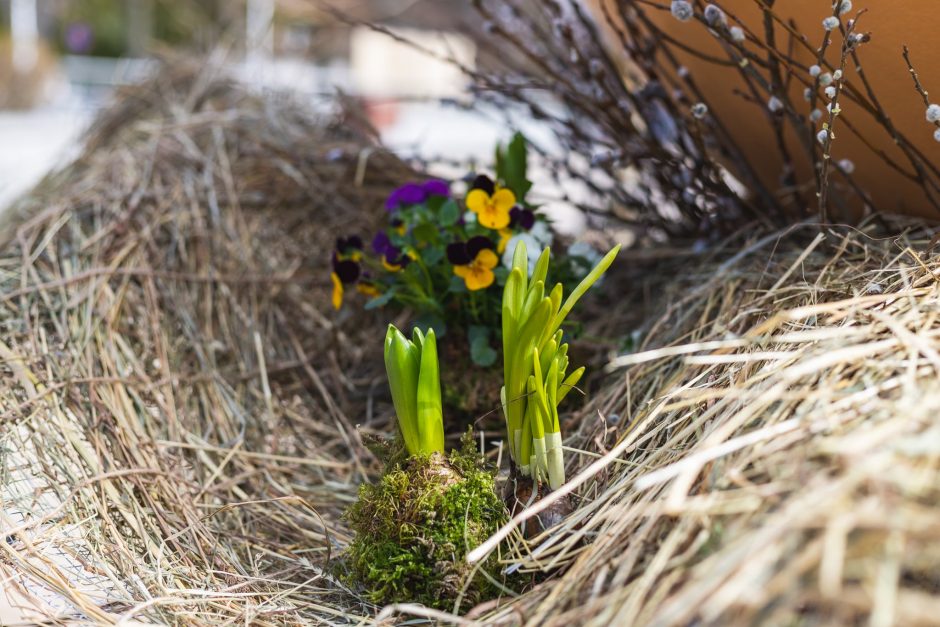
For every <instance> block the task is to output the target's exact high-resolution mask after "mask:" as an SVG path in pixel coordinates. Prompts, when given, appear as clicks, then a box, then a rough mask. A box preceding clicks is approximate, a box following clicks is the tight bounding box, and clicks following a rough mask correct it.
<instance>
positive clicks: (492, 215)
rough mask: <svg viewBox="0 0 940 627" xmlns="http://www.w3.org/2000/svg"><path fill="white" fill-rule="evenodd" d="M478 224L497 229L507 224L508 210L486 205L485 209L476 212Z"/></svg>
mask: <svg viewBox="0 0 940 627" xmlns="http://www.w3.org/2000/svg"><path fill="white" fill-rule="evenodd" d="M477 216H478V218H479V220H480V224H482V225H483V226H485V227H486V228H488V229H493V230H496V231H498V230H499V229H504V228H506V227H507V226H509V210H508V209H506V210H502V211H501V210H499V209H497V208H496V207H493V206H488V207H487V208H486V209H485V210H483V211H481V212H480V213H479V214H477Z"/></svg>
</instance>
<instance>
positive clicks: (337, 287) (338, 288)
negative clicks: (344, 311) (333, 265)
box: [330, 272, 343, 310]
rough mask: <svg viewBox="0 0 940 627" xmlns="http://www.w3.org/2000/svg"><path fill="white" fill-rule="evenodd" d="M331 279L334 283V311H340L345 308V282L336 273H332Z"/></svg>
mask: <svg viewBox="0 0 940 627" xmlns="http://www.w3.org/2000/svg"><path fill="white" fill-rule="evenodd" d="M330 279H331V280H332V281H333V309H336V310H338V309H339V308H340V307H342V306H343V282H342V281H340V280H339V276H337V274H336V273H335V272H331V273H330Z"/></svg>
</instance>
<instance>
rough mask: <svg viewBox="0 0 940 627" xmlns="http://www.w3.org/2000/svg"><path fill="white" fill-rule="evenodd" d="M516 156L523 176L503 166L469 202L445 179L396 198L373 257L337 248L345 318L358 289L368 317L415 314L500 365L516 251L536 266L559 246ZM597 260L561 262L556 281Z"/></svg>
mask: <svg viewBox="0 0 940 627" xmlns="http://www.w3.org/2000/svg"><path fill="white" fill-rule="evenodd" d="M517 145H518V144H517ZM515 154H516V156H515V157H514V158H515V159H516V160H517V162H518V161H522V163H521V165H520V164H519V163H515V164H513V165H512V166H511V167H509V169H510V170H511V171H512V172H514V173H515V174H516V175H515V176H513V175H512V174H509V175H502V176H501V173H500V170H501V167H500V165H499V164H498V165H497V172H496V177H495V179H496V180H494V179H493V178H491V177H489V176H486V175H477V176H475V177H468V179H467V182H466V185H467V187H468V189H467V191H466V194H464V195H462V196H463V197H462V198H460V197H457V198H455V197H453V196H452V194H451V186H450V184H448V183H447V182H445V181H442V180H437V179H432V180H428V181H424V182H417V183H408V184H406V185H403V186H401V187H399V188H398V189H396V190H395V191H394V192H392V194H391V195H390V196H389V198H388V200H387V201H386V204H385V208H386V211H387V214H388V222H387V226H385V227H384V228H382V229H380V230H379V231H378V232H377V233H376V234H375V235H374V237H372V240H371V242H370V245H369V246H368V248H366V246H365V245H364V242H363V239H362V238H360V237H358V236H352V237H343V238H340V239H338V240H337V242H336V248H335V250H334V251H333V255H332V274H331V278H332V282H333V306H334V307H335V308H336V309H340V308H341V307H342V305H343V302H344V300H345V299H346V295H347V293H348V292H349V290H350V289H355V290H356V291H358V292H359V293H362V294H364V295H366V296H368V297H370V300H368V302H367V303H366V308H367V309H371V308H374V307H380V306H383V305H386V304H392V305H398V306H401V307H406V308H409V309H411V310H412V311H413V312H414V313H415V315H416V316H417V320H416V321H415V322H416V324H421V325H422V326H425V327H433V328H434V329H435V331H436V332H437V334H438V336H442V335H444V334H445V333H446V331H447V329H448V328H452V329H460V330H465V331H467V332H468V333H470V335H471V344H473V343H474V342H476V343H477V344H478V345H477V346H476V347H475V353H474V354H475V355H478V356H480V359H481V360H485V361H489V360H490V359H495V353H493V352H492V351H490V350H489V348H488V347H489V346H490V344H491V342H490V340H495V339H497V338H498V336H499V333H500V326H499V319H500V311H501V303H500V289H499V288H500V287H501V286H502V285H504V284H505V282H506V279H507V277H508V274H509V269H510V268H511V267H512V263H513V253H514V251H515V248H516V245H517V244H518V243H519V242H524V243H525V244H526V249H527V250H529V251H532V252H533V255H532V259H530V265H534V263H535V261H536V259H537V255H538V251H541V250H542V249H543V248H545V247H550V246H551V245H552V243H553V242H552V240H553V237H552V232H551V229H550V227H549V225H548V222H547V221H546V219H545V217H544V216H542V215H540V214H539V213H538V212H537V208H536V207H534V206H532V205H530V204H529V203H527V202H526V200H525V194H526V192H527V191H528V189H529V187H530V186H531V183H529V182H528V181H527V180H525V176H524V171H525V166H524V152H522V151H518V150H517V151H516V153H515ZM520 154H521V155H522V156H519V155H520ZM501 163H503V164H504V165H503V166H502V168H507V166H505V161H502V162H501ZM519 172H523V174H522V175H521V176H520V175H519V174H518V173H519ZM507 179H508V180H507ZM597 257H598V255H597V253H596V252H595V251H594V250H593V249H592V248H591V247H589V246H586V245H584V244H576V245H575V246H573V247H572V248H570V249H569V251H568V253H567V254H565V255H560V258H559V259H556V263H555V264H554V266H553V267H554V268H556V269H557V271H556V276H555V277H554V280H556V281H560V282H562V283H565V284H569V285H570V284H571V283H573V282H575V281H577V280H580V278H582V277H583V276H584V275H585V274H586V273H587V271H588V270H589V269H590V267H591V266H592V265H593V263H594V262H595V261H596V260H597ZM481 330H482V333H481ZM481 338H482V339H481ZM484 356H485V357H484ZM475 361H478V363H479V360H477V359H476V358H475ZM483 365H485V364H483Z"/></svg>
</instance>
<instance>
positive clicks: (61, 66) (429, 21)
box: [0, 0, 579, 231]
mask: <svg viewBox="0 0 940 627" xmlns="http://www.w3.org/2000/svg"><path fill="white" fill-rule="evenodd" d="M332 6H333V7H335V8H337V9H339V10H340V11H341V12H342V13H343V18H339V17H337V16H336V14H335V13H333V12H331V11H327V10H324V8H323V6H322V5H321V4H320V3H317V2H315V1H313V0H198V1H197V0H0V211H2V207H4V206H6V205H8V204H9V203H10V202H11V201H12V200H13V199H14V198H15V197H16V196H17V195H18V194H21V193H22V192H24V191H26V190H27V189H28V188H29V187H30V186H31V185H33V184H34V183H35V182H36V181H37V180H38V179H39V178H41V177H42V175H43V174H44V173H46V172H48V171H49V170H50V169H51V168H53V167H55V166H56V165H57V164H60V163H63V162H64V161H66V160H68V159H69V157H70V156H73V155H74V154H75V150H77V146H78V141H79V138H80V137H81V133H82V131H83V129H85V128H86V127H87V125H88V124H89V123H90V121H91V120H92V119H93V117H94V116H95V114H96V112H97V111H98V110H100V109H101V107H103V106H105V105H106V104H107V103H108V102H109V98H110V96H111V94H112V93H113V91H114V89H115V87H116V86H119V85H122V84H127V83H132V82H135V81H140V80H143V79H145V78H146V77H147V76H148V75H149V73H150V72H152V71H153V70H154V68H155V64H154V62H153V60H152V59H153V57H154V56H155V55H156V56H164V57H165V56H172V55H176V54H186V55H207V56H212V57H213V58H214V60H215V61H217V62H220V63H221V65H222V67H223V68H225V71H226V72H227V73H228V74H230V75H231V76H233V77H235V78H236V79H237V80H239V81H242V82H243V83H245V84H246V85H248V86H251V87H252V88H256V89H261V90H272V91H274V90H276V91H278V92H279V93H287V94H292V95H294V96H296V97H298V98H302V99H306V100H308V101H309V102H310V105H311V106H312V107H317V106H328V105H329V102H330V99H331V98H332V97H333V96H334V95H335V94H336V93H337V91H341V92H343V93H345V94H349V95H352V96H353V97H355V98H357V99H359V100H360V102H361V103H362V105H363V107H364V110H365V111H366V112H367V114H368V117H369V119H370V121H371V122H372V123H373V124H374V125H375V127H376V128H377V129H378V130H379V131H380V133H381V137H382V140H383V141H384V142H385V143H386V144H387V145H388V146H389V147H391V148H393V149H395V150H396V151H399V152H401V153H402V154H404V155H406V156H413V157H417V158H422V159H427V160H430V161H434V162H436V163H437V164H438V165H437V167H438V168H441V167H446V166H445V165H444V164H445V163H447V162H451V163H453V162H460V163H461V166H460V167H461V168H462V167H463V165H464V164H466V163H468V162H470V163H472V162H474V161H482V162H483V163H487V162H489V160H490V155H491V154H492V151H493V148H494V146H495V144H496V142H497V141H500V140H504V139H505V138H507V137H508V135H509V133H510V132H511V130H512V128H519V129H521V130H523V132H525V133H526V134H527V135H528V136H529V137H530V139H538V140H540V142H541V143H542V144H543V145H550V144H551V138H550V136H548V134H547V133H546V132H545V131H544V130H540V128H539V127H538V126H537V125H534V124H532V123H531V121H530V120H528V119H527V118H526V116H525V115H524V114H523V113H522V112H516V111H506V110H504V109H500V110H498V111H494V110H487V109H486V107H485V106H478V105H477V106H474V107H473V109H472V110H471V109H470V108H469V106H468V105H469V103H470V101H471V99H470V97H469V94H468V92H467V87H468V83H467V79H466V77H465V75H464V74H463V73H462V72H461V71H460V70H459V69H458V68H457V67H455V66H454V65H453V64H451V63H446V62H443V61H441V60H439V59H436V58H435V56H437V57H449V58H453V59H456V60H458V61H459V62H460V64H462V65H463V66H464V67H465V68H466V69H469V70H474V69H476V68H479V67H485V65H486V60H485V58H480V57H481V54H480V53H479V52H478V48H477V46H476V45H475V43H474V42H475V41H476V40H477V39H478V37H479V36H484V37H485V32H484V30H485V29H484V27H483V26H482V25H480V24H479V23H478V22H479V17H478V16H477V15H476V14H475V13H474V11H473V9H472V8H471V7H470V6H469V3H467V2H465V1H464V0H363V1H355V0H338V1H335V2H334V3H333V4H332ZM358 21H363V22H369V23H370V24H374V25H377V26H379V29H374V28H370V27H366V26H360V25H355V23H356V22H358ZM389 33H391V36H390V35H389ZM398 38H401V39H403V40H407V41H408V42H409V43H410V44H411V45H407V44H404V43H402V42H401V41H400V40H397V39H398ZM416 48H421V49H422V50H423V52H421V51H419V50H417V49H416ZM436 173H437V174H440V175H444V176H447V175H453V176H457V175H459V174H463V173H464V171H460V172H458V171H457V169H456V168H455V169H454V171H453V172H440V171H438V172H436ZM552 197H553V194H551V193H549V194H548V197H547V198H548V199H549V200H550V199H551V198H552ZM548 204H549V205H551V204H552V203H551V202H549V203H548ZM547 209H548V211H549V212H550V213H554V214H555V215H557V216H565V215H566V211H565V208H564V207H561V206H559V207H555V209H554V212H553V210H552V207H551V206H549V207H547ZM567 215H568V218H567V219H565V220H563V222H564V223H565V224H564V227H567V228H566V229H565V230H571V231H574V230H577V229H578V226H579V224H578V218H577V213H576V212H574V211H570V212H567Z"/></svg>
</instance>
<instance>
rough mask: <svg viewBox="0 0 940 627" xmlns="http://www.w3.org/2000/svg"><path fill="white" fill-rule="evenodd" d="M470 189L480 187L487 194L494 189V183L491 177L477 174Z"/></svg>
mask: <svg viewBox="0 0 940 627" xmlns="http://www.w3.org/2000/svg"><path fill="white" fill-rule="evenodd" d="M470 189H482V190H483V191H484V192H486V194H487V196H489V195H491V194H492V193H493V192H495V191H496V185H495V184H494V183H493V179H491V178H490V177H488V176H487V175H485V174H479V175H477V176H476V178H474V179H473V182H472V183H471V184H470Z"/></svg>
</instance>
